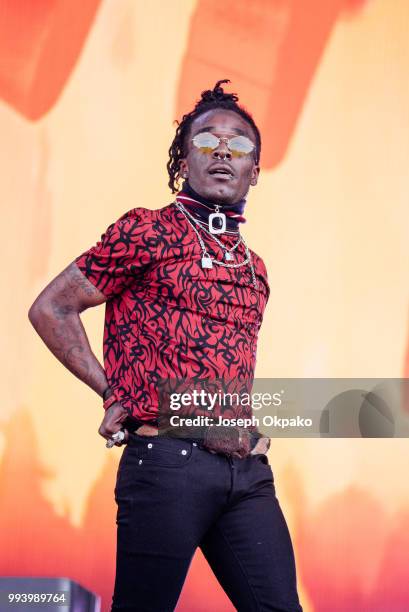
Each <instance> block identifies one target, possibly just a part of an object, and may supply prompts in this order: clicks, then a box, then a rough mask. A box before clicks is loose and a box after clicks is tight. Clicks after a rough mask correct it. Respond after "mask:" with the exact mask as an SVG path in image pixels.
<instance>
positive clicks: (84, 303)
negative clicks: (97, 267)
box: [28, 262, 127, 438]
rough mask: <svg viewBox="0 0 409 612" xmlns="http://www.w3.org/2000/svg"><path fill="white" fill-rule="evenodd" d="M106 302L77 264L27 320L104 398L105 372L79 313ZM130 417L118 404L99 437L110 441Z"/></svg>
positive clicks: (56, 281) (36, 304)
mask: <svg viewBox="0 0 409 612" xmlns="http://www.w3.org/2000/svg"><path fill="white" fill-rule="evenodd" d="M106 300H107V298H106V297H105V296H104V294H103V293H101V292H100V291H99V290H98V289H97V288H96V287H94V285H93V284H92V283H91V282H90V281H89V280H88V279H87V278H85V276H84V275H83V274H82V272H81V271H80V270H79V269H78V267H77V264H76V263H75V262H73V263H71V264H70V265H69V266H68V267H67V268H65V270H63V271H62V272H61V273H60V274H59V275H58V276H56V278H55V279H54V280H52V281H51V282H50V283H49V285H47V287H45V289H44V290H43V291H42V292H41V293H40V295H39V296H38V297H37V299H36V300H35V301H34V303H33V304H32V306H31V308H30V310H29V313H28V318H29V319H30V322H31V324H32V325H33V327H34V329H35V330H36V332H37V333H38V334H39V336H40V337H41V338H42V340H43V341H44V342H45V344H46V345H47V347H48V348H49V349H50V351H51V352H52V353H53V354H54V355H55V356H56V357H57V359H58V360H59V361H61V363H62V364H63V365H64V366H65V367H66V368H68V369H69V370H70V372H72V373H73V374H75V376H77V377H78V378H79V379H80V380H82V381H83V382H84V383H85V384H87V385H88V386H89V387H91V389H93V390H94V391H95V392H96V393H98V395H100V396H101V397H102V394H103V392H104V390H105V389H106V388H107V386H108V381H107V379H106V376H105V371H104V368H103V367H102V365H101V364H100V363H99V361H98V359H97V358H96V357H95V355H94V353H93V352H92V349H91V346H90V343H89V340H88V338H87V335H86V333H85V329H84V326H83V324H82V321H81V318H80V313H81V312H82V311H84V310H86V309H87V308H90V307H92V306H97V305H99V304H103V303H104V302H106ZM126 416H127V412H126V410H125V409H124V408H123V407H122V406H121V404H120V403H119V402H117V403H116V404H114V405H113V406H111V408H109V409H108V410H107V412H106V413H105V417H104V420H103V422H102V424H101V427H100V429H99V433H100V434H101V435H102V436H103V437H105V438H107V437H109V436H110V435H111V434H112V433H114V432H116V431H118V430H119V429H120V425H119V423H121V422H122V421H123V420H124V419H125V418H126Z"/></svg>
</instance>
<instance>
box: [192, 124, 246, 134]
mask: <svg viewBox="0 0 409 612" xmlns="http://www.w3.org/2000/svg"><path fill="white" fill-rule="evenodd" d="M215 129H216V127H215V126H214V125H207V126H206V127H203V128H201V129H200V130H198V131H197V132H195V134H194V136H197V134H201V133H202V132H209V130H215ZM231 131H232V132H234V133H235V134H239V135H240V136H247V137H248V133H247V132H245V131H244V130H241V129H240V128H231Z"/></svg>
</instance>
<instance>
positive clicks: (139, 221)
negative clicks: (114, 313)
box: [74, 208, 156, 299]
mask: <svg viewBox="0 0 409 612" xmlns="http://www.w3.org/2000/svg"><path fill="white" fill-rule="evenodd" d="M152 213H153V211H150V210H147V209H144V208H134V209H132V211H129V212H128V213H125V215H123V216H122V217H121V218H120V219H118V221H116V222H115V223H112V224H111V225H110V226H109V227H108V228H107V230H106V231H105V233H104V234H102V236H101V240H99V241H98V242H97V243H96V245H95V246H93V247H91V248H90V249H88V250H87V251H85V252H84V253H82V254H81V255H79V256H78V257H76V259H75V260H74V261H75V263H76V264H77V266H78V268H79V269H80V270H81V272H82V273H83V274H84V275H85V276H86V278H87V279H88V280H89V281H90V282H91V283H92V284H93V285H94V286H95V287H96V288H97V289H99V291H101V292H102V293H103V294H104V295H105V297H106V298H107V299H110V298H113V297H114V296H115V295H118V294H120V293H122V291H124V289H126V288H127V287H129V286H130V285H131V284H132V283H133V282H135V280H136V279H137V278H138V277H139V278H140V276H141V275H143V273H144V271H145V269H146V267H147V266H149V265H150V264H151V263H152V261H154V259H155V254H156V238H155V232H154V229H153V225H152V218H151V216H152Z"/></svg>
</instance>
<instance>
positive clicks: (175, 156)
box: [166, 79, 261, 193]
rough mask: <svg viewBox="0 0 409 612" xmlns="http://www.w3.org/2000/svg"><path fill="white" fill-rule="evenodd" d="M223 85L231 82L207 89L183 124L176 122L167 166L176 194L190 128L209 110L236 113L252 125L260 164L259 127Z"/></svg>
mask: <svg viewBox="0 0 409 612" xmlns="http://www.w3.org/2000/svg"><path fill="white" fill-rule="evenodd" d="M222 83H230V80H229V79H223V80H222V81H217V83H216V85H215V86H214V88H213V89H212V90H211V89H207V90H206V91H203V92H202V97H201V99H200V100H199V101H198V102H197V103H196V106H195V107H194V109H193V110H192V111H191V112H190V113H187V114H186V115H183V117H182V121H181V122H179V121H176V124H177V126H178V127H177V129H176V134H175V137H174V139H173V142H172V144H171V146H170V148H169V161H168V163H167V164H166V167H167V169H168V174H169V183H168V185H169V187H170V189H171V191H172V193H176V192H177V191H178V190H179V187H178V184H179V180H180V175H179V162H180V160H181V159H183V158H184V157H185V140H186V136H187V135H188V133H189V130H190V126H191V125H192V123H193V121H194V120H195V119H196V118H197V117H199V115H202V114H203V113H206V112H207V111H209V110H214V109H217V108H222V109H225V110H230V111H234V112H235V113H237V114H238V115H240V117H243V119H244V120H245V121H247V123H249V124H250V126H251V127H252V129H253V131H254V134H255V136H256V148H255V162H256V164H258V163H259V159H260V150H261V137H260V132H259V130H258V127H257V126H256V124H255V123H254V120H253V117H252V116H251V115H250V114H249V113H248V112H247V111H246V110H244V108H242V107H241V106H239V105H238V104H237V102H238V99H239V98H238V96H237V94H234V93H225V92H224V90H223V88H222V87H221V85H222Z"/></svg>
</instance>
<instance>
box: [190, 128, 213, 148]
mask: <svg viewBox="0 0 409 612" xmlns="http://www.w3.org/2000/svg"><path fill="white" fill-rule="evenodd" d="M192 142H193V144H194V145H195V147H197V148H198V149H201V150H203V151H213V149H216V147H218V145H219V139H218V138H217V136H214V134H211V133H210V132H201V133H200V134H196V136H195V137H194V138H193V139H192Z"/></svg>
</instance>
